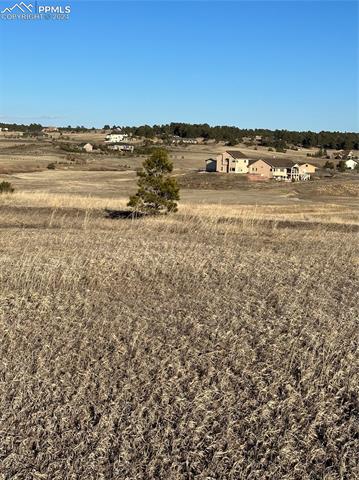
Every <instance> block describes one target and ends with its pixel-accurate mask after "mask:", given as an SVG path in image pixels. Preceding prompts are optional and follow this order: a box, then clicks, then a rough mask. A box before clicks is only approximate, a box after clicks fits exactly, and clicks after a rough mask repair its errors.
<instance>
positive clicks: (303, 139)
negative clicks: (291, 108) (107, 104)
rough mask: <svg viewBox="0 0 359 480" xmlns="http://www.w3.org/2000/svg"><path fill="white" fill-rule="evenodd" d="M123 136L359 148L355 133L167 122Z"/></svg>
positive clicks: (131, 130)
mask: <svg viewBox="0 0 359 480" xmlns="http://www.w3.org/2000/svg"><path fill="white" fill-rule="evenodd" d="M122 130H123V131H124V132H125V133H132V134H133V135H136V136H142V137H147V138H153V137H156V136H159V137H164V138H166V136H167V137H171V136H178V137H181V138H197V137H202V138H204V139H206V140H209V139H215V140H216V141H225V142H228V143H229V144H233V145H234V144H236V143H239V142H241V141H243V139H247V138H251V139H252V140H253V142H254V139H255V137H256V136H260V137H262V142H261V143H262V145H264V146H268V147H286V146H289V145H297V146H301V147H303V148H310V147H322V148H335V149H338V150H340V149H343V150H347V149H350V150H352V149H354V150H358V149H359V133H355V132H324V131H323V132H319V133H317V132H311V131H306V132H297V131H290V130H268V129H261V128H256V129H242V128H238V127H230V126H215V127H212V126H210V125H208V124H207V123H204V124H190V123H170V124H167V125H153V126H150V125H141V126H140V127H123V129H122Z"/></svg>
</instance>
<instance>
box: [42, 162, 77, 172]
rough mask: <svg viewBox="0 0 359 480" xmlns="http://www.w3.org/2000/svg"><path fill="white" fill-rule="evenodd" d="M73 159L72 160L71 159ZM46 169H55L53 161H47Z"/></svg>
mask: <svg viewBox="0 0 359 480" xmlns="http://www.w3.org/2000/svg"><path fill="white" fill-rule="evenodd" d="M71 161H73V160H71ZM47 168H48V170H55V168H56V167H55V164H54V163H49V164H48V166H47Z"/></svg>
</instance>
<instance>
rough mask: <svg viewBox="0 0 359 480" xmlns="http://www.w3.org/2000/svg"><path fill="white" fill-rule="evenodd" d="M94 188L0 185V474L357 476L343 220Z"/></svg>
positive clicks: (352, 254) (353, 241)
mask: <svg viewBox="0 0 359 480" xmlns="http://www.w3.org/2000/svg"><path fill="white" fill-rule="evenodd" d="M76 201H78V203H76ZM108 202H110V200H109V199H90V198H83V197H79V198H76V197H66V198H65V197H64V196H56V195H45V196H44V195H42V194H41V195H38V194H35V195H33V194H31V195H30V194H15V195H13V196H12V197H11V198H10V197H6V198H5V197H1V199H0V260H1V268H0V338H1V343H0V358H1V362H0V379H1V381H0V392H1V393H0V407H1V408H0V431H1V432H0V433H1V450H0V478H1V476H2V477H3V478H4V479H12V478H14V479H18V480H25V479H26V480H27V479H30V478H33V479H36V478H39V479H40V478H44V479H45V478H46V479H51V480H63V479H65V478H66V479H67V478H68V479H86V480H98V479H106V480H107V479H146V480H147V479H166V480H167V479H168V480H172V479H173V480H174V479H176V480H177V479H194V478H198V479H228V480H237V479H255V480H262V479H264V480H265V479H268V480H269V479H287V480H292V479H293V480H296V479H301V480H302V479H303V480H310V479H314V478H316V479H328V480H329V479H338V480H339V479H352V478H353V479H354V478H357V476H358V475H359V469H358V462H357V455H356V454H357V451H358V447H359V444H358V442H359V436H358V423H357V419H358V383H359V378H358V368H357V367H358V342H357V338H358V336H357V333H358V313H359V312H358V289H357V280H358V278H357V273H358V272H357V265H358V248H357V247H358V242H357V236H356V234H355V233H353V232H351V231H350V227H349V226H348V227H346V226H345V225H342V226H341V227H342V228H341V230H340V231H338V232H337V231H335V229H334V230H332V231H331V230H326V229H324V228H323V227H322V226H321V225H320V224H318V225H317V226H316V228H311V222H307V223H305V222H304V221H303V223H305V224H306V225H307V228H302V229H299V228H297V226H296V224H295V223H293V224H292V225H290V224H288V227H283V228H282V227H281V228H279V223H278V222H277V223H276V222H272V223H270V224H268V223H266V222H265V219H266V218H267V215H280V211H278V210H279V209H276V208H274V209H270V208H268V209H260V208H259V207H258V208H257V209H256V208H252V207H251V208H249V207H248V208H246V207H243V208H242V207H240V208H237V207H234V208H233V209H232V208H231V207H229V208H228V207H226V208H225V207H221V206H218V207H216V209H215V210H214V207H213V206H201V208H199V207H198V208H197V207H195V206H183V207H181V209H180V212H179V213H178V214H176V215H173V216H169V217H160V218H148V219H141V220H137V221H129V220H110V219H106V218H104V215H103V210H102V209H103V208H105V207H109V208H114V207H115V205H116V206H117V207H118V208H122V206H123V204H122V203H121V202H119V203H116V202H114V201H113V200H111V202H110V203H108ZM308 209H309V207H308ZM323 210H324V207H323ZM335 211H336V208H335V206H328V210H327V211H326V214H327V215H329V213H330V212H335ZM328 212H329V213H328ZM294 213H295V214H298V215H299V214H300V207H299V206H298V210H297V209H296V210H295V212H294ZM314 213H316V212H315V211H310V209H309V210H308V211H306V213H305V214H306V215H312V216H313V217H314V216H315V215H314ZM291 214H293V212H292V211H286V210H283V211H282V215H283V218H286V219H288V218H289V219H290V218H292V217H287V216H290V215H291ZM338 215H339V213H338ZM319 216H320V214H319ZM316 217H318V215H316Z"/></svg>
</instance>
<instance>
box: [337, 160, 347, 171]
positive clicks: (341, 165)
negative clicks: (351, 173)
mask: <svg viewBox="0 0 359 480" xmlns="http://www.w3.org/2000/svg"><path fill="white" fill-rule="evenodd" d="M346 169H347V167H346V165H345V162H344V160H340V162H339V163H338V165H337V170H338V171H339V172H345V171H346Z"/></svg>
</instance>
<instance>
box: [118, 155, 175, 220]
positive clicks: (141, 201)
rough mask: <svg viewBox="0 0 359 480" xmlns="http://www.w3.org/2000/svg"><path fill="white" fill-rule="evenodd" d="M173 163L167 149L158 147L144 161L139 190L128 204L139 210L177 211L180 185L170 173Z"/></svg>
mask: <svg viewBox="0 0 359 480" xmlns="http://www.w3.org/2000/svg"><path fill="white" fill-rule="evenodd" d="M172 170H173V164H172V162H171V161H170V160H169V158H168V154H167V151H166V150H164V149H160V148H159V149H156V150H154V152H153V153H152V155H151V156H150V157H149V158H148V159H147V160H145V161H144V162H143V169H142V170H141V171H140V172H138V173H137V175H138V176H139V179H138V192H137V193H136V194H135V195H133V196H131V197H130V200H129V202H128V204H127V205H128V206H129V207H132V208H133V209H135V210H136V211H138V212H141V213H149V214H159V213H168V212H176V211H177V203H176V201H177V200H179V186H178V184H177V181H176V179H175V178H171V177H170V176H169V174H170V173H171V172H172Z"/></svg>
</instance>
